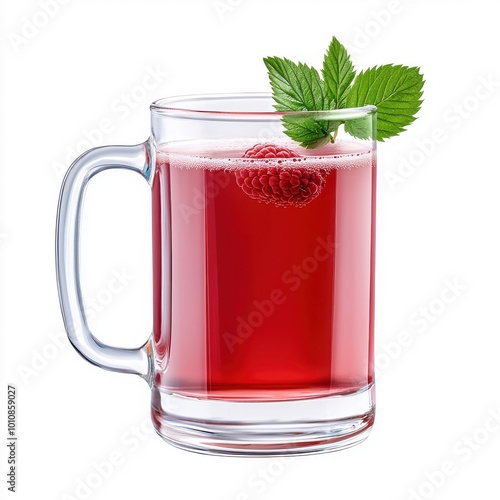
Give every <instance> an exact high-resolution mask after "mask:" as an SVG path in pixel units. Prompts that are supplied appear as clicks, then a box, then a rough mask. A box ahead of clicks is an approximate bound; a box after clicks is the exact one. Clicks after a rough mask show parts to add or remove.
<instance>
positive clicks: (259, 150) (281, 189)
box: [235, 144, 326, 207]
mask: <svg viewBox="0 0 500 500" xmlns="http://www.w3.org/2000/svg"><path fill="white" fill-rule="evenodd" d="M243 158H252V160H253V161H252V167H251V168H242V169H238V170H236V171H235V176H236V183H237V184H238V186H239V187H240V188H241V189H242V190H243V192H244V193H245V194H247V195H248V196H249V197H250V198H252V199H254V200H258V201H260V202H264V203H272V204H274V205H276V206H281V207H286V206H296V207H303V206H304V205H307V204H308V203H309V202H311V201H312V200H313V199H314V198H316V197H317V196H318V195H319V194H320V192H321V190H322V189H323V187H324V186H325V177H326V175H325V171H324V170H318V169H315V170H307V169H305V168H303V167H292V168H286V169H284V168H280V165H279V163H278V161H279V159H280V158H283V159H284V158H300V155H299V154H298V153H296V152H295V151H293V150H292V149H289V148H285V147H282V146H277V145H275V144H256V145H255V146H253V147H252V148H250V149H248V150H247V151H246V152H245V154H244V155H243Z"/></svg>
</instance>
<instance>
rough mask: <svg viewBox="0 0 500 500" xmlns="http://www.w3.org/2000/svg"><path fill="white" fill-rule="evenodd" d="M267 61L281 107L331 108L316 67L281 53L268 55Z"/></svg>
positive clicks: (270, 77)
mask: <svg viewBox="0 0 500 500" xmlns="http://www.w3.org/2000/svg"><path fill="white" fill-rule="evenodd" d="M264 64H265V65H266V67H267V70H268V72H269V80H270V82H271V87H272V89H273V96H274V100H275V102H276V105H275V108H276V109H277V110H278V111H306V110H307V111H317V110H321V109H329V104H330V103H329V101H328V99H327V97H326V92H325V85H324V83H323V81H322V80H321V78H320V76H319V73H318V72H317V70H315V69H314V68H311V67H309V66H307V65H306V64H302V63H298V64H295V63H294V62H292V61H290V60H289V59H281V58H279V57H266V58H264Z"/></svg>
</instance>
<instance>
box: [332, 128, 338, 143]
mask: <svg viewBox="0 0 500 500" xmlns="http://www.w3.org/2000/svg"><path fill="white" fill-rule="evenodd" d="M338 133H339V129H338V127H337V128H336V129H335V132H334V133H333V135H332V138H331V140H330V142H331V143H334V142H335V139H336V138H337V134H338Z"/></svg>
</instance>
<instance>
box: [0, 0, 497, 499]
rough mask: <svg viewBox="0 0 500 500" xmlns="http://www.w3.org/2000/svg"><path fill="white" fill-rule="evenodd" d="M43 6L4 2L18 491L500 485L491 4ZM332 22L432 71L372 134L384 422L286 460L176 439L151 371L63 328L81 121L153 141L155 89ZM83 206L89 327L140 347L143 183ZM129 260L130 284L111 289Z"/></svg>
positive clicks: (256, 69) (1, 487) (300, 42)
mask: <svg viewBox="0 0 500 500" xmlns="http://www.w3.org/2000/svg"><path fill="white" fill-rule="evenodd" d="M7 4H8V7H7V6H6V5H7ZM42 5H43V0H23V1H18V2H2V12H1V16H0V19H1V21H0V22H1V38H0V45H1V61H0V64H1V67H0V70H1V81H0V86H1V87H0V89H1V96H2V97H1V105H0V120H1V122H0V123H1V129H0V134H1V148H0V160H1V178H0V183H1V184H0V188H1V197H0V258H1V268H0V272H1V274H0V286H1V315H0V326H1V342H2V343H1V355H2V362H1V365H2V385H1V387H0V400H1V401H2V404H1V406H0V412H1V419H2V420H1V426H0V442H1V440H4V443H5V442H6V439H5V438H6V424H5V417H6V409H5V404H6V396H7V383H12V384H15V385H16V386H17V392H18V435H19V441H18V450H17V451H18V481H17V498H20V499H23V500H24V499H25V500H28V499H29V500H31V499H35V498H36V499H41V500H49V499H56V500H62V499H66V500H68V499H71V498H73V499H75V498H91V499H110V498H148V497H149V498H161V499H167V498H176V499H184V498H185V499H193V498H204V499H207V500H244V499H262V500H264V499H271V498H272V499H287V500H289V499H292V500H295V499H303V498H316V499H323V498H325V499H326V498H342V499H344V500H351V499H352V500H355V499H356V500H357V499H361V498H375V499H381V500H391V499H394V500H396V499H401V500H403V499H404V500H406V499H410V498H411V499H412V500H416V499H417V500H418V499H419V498H436V499H437V498H439V499H443V500H444V499H454V500H457V499H459V500H460V499H468V498H485V499H486V498H488V499H490V498H491V499H493V498H499V497H500V483H499V479H498V467H499V464H500V415H499V413H500V394H499V381H500V370H499V365H498V358H499V349H500V341H499V338H500V331H499V321H498V316H499V314H498V308H499V302H500V301H499V299H500V296H499V278H500V275H499V261H500V259H499V255H500V245H499V238H498V231H499V224H498V218H499V213H500V201H499V200H500V196H499V194H498V193H499V190H500V187H499V186H500V182H499V181H500V173H499V170H500V165H499V161H498V154H497V151H496V150H497V148H498V137H499V132H500V128H499V120H498V116H499V112H500V109H499V102H500V101H499V95H500V65H499V62H498V61H499V59H498V47H499V46H500V43H499V42H500V40H499V39H500V36H499V31H498V21H497V19H498V16H497V14H496V8H497V2H493V1H491V2H488V1H482V0H475V1H418V0H414V1H409V0H400V1H397V0H393V1H389V0H376V1H371V2H362V1H356V2H352V1H345V0H342V1H331V0H329V1H321V0H308V1H290V0H288V1H277V0H222V1H220V2H214V1H212V0H205V1H201V0H200V1H186V0H182V1H181V0H163V1H153V0H120V1H118V0H115V1H111V0H107V1H103V0H100V1H96V0H92V1H91V0H85V1H83V0H69V1H68V0H66V1H65V3H64V5H63V4H62V0H59V2H58V1H57V0H52V1H47V2H46V5H52V10H51V17H50V18H49V17H48V16H47V15H44V14H43V12H44V11H43V9H42ZM54 5H55V7H54ZM46 8H48V7H46ZM35 21H36V22H37V23H38V25H40V27H36V26H35V27H34V28H33V27H31V28H30V27H29V26H28V24H29V23H30V22H35ZM41 25H43V26H41ZM27 26H28V27H27ZM23 33H24V34H23ZM332 35H336V36H337V37H338V38H339V39H340V40H341V41H342V42H343V43H345V44H346V45H348V46H349V47H350V49H351V53H352V58H353V60H354V63H355V65H356V68H358V69H361V68H367V67H369V66H373V65H376V64H384V63H390V62H393V63H403V64H407V65H418V66H421V68H422V71H423V73H424V75H425V78H426V86H425V103H424V105H423V108H422V110H421V112H420V114H419V119H418V120H417V121H416V122H415V123H414V124H413V125H412V126H411V127H410V129H409V130H408V131H407V132H406V133H405V134H403V135H402V136H400V137H398V138H393V139H391V140H390V141H388V142H386V143H384V144H381V145H380V148H379V167H380V169H379V189H378V245H377V305H376V317H377V321H376V338H377V348H376V349H377V368H378V370H377V371H378V378H377V405H378V409H377V419H376V423H375V426H374V429H373V432H372V434H371V436H370V437H369V439H368V440H367V441H366V442H365V443H363V444H362V445H360V446H357V447H355V448H352V449H349V450H346V451H342V452H339V453H330V454H325V455H320V456H313V457H303V458H295V459H293V460H291V461H287V462H286V463H283V462H282V461H280V460H278V459H272V458H271V459H242V458H217V457H209V456H202V455H196V454H193V453H188V452H184V451H180V450H177V449H175V448H173V447H171V446H169V445H167V444H166V443H164V442H163V441H162V440H161V439H160V438H159V437H157V436H156V434H154V433H153V432H152V431H151V426H150V424H148V422H149V393H148V392H149V391H148V388H147V386H146V384H145V383H144V382H143V381H142V380H140V379H139V378H138V377H133V376H125V375H120V374H114V373H110V372H105V371H103V370H99V369H97V368H95V367H93V366H91V365H90V364H88V363H86V362H85V361H84V360H83V359H82V358H81V357H80V356H79V355H78V354H77V353H76V351H74V350H73V349H72V348H71V347H70V346H69V345H68V343H67V342H65V341H64V337H63V336H62V332H63V326H62V320H61V316H60V311H59V305H58V298H57V290H56V283H55V272H54V250H53V247H54V245H53V242H54V225H55V212H56V206H57V198H58V192H59V188H60V182H61V176H62V171H63V169H64V168H65V167H66V166H68V165H69V163H70V162H71V161H72V160H73V159H74V156H75V154H76V153H71V152H70V150H74V149H75V148H77V147H78V145H80V146H82V147H83V146H85V144H84V143H82V141H85V140H88V137H91V138H92V140H93V141H94V144H95V145H102V144H113V143H118V144H120V143H122V144H132V143H138V142H142V141H143V140H145V139H146V138H147V136H148V130H149V121H148V120H149V110H148V104H149V103H150V102H151V101H153V100H154V99H157V98H159V97H164V96H168V95H176V94H186V93H196V92H212V91H217V92H226V91H266V90H268V83H267V76H266V72H265V69H264V66H263V64H262V61H261V60H262V57H263V56H268V55H279V56H286V57H289V58H290V59H293V60H302V61H305V62H308V63H310V64H313V65H317V66H320V64H321V62H322V57H323V53H324V51H325V49H326V47H327V45H328V43H329V41H330V39H331V36H332ZM152 70H154V71H156V74H157V81H156V86H155V88H152V89H149V90H144V88H141V85H142V82H143V80H144V78H145V76H146V75H147V73H148V71H152ZM485 82H489V83H485ZM151 86H152V85H150V87H151ZM124 94H125V96H126V95H131V96H132V101H131V102H129V104H124V103H125V102H126V101H125V99H126V97H123V95H124ZM103 119H104V120H105V122H104V123H105V127H104V128H106V127H107V128H106V131H105V132H100V133H98V132H96V130H95V129H97V128H98V127H100V126H101V125H102V120H103ZM63 166H64V167H63ZM86 207H87V208H86V211H85V221H84V226H83V233H84V234H83V239H84V247H83V252H84V262H83V271H82V272H83V278H84V279H83V284H84V288H85V296H86V297H87V299H88V300H90V301H92V299H93V298H94V299H95V298H96V297H97V298H99V297H100V298H101V299H102V298H104V297H105V298H106V300H107V301H108V302H109V303H108V304H107V305H103V304H101V303H100V302H99V300H97V299H96V300H97V302H94V304H96V306H95V307H94V312H93V319H92V326H93V329H94V331H95V333H96V334H97V335H98V336H99V337H100V338H101V339H102V340H104V341H106V342H112V343H114V344H119V345H123V346H134V345H137V344H139V343H142V342H143V341H144V340H145V339H146V336H147V335H148V332H149V331H150V328H151V306H150V301H151V290H150V288H151V278H150V230H149V217H150V215H149V187H148V185H147V184H146V183H145V182H144V181H141V179H140V178H139V177H138V176H134V175H131V174H130V175H127V174H121V173H118V172H113V173H110V174H109V175H108V174H103V175H101V176H99V178H97V179H95V181H93V185H92V186H91V188H90V189H89V192H88V195H87V197H86ZM116 272H119V273H123V272H125V274H126V276H128V278H126V279H127V280H128V281H126V284H125V285H124V287H123V289H122V290H121V291H120V292H119V293H115V294H114V295H113V296H112V299H109V293H108V292H106V290H107V289H108V285H109V282H110V280H111V279H112V278H113V273H116ZM446 288H448V290H447V291H444V290H445V289H446ZM443 291H444V295H443V297H446V298H447V303H445V302H443V301H442V299H441V296H442V292H443ZM421 308H424V309H427V310H428V312H427V313H425V312H424V309H421ZM422 314H427V318H426V317H425V316H423V315H422ZM405 332H406V333H405ZM402 340H404V345H402ZM494 415H496V416H497V417H496V418H497V420H498V423H495V421H494ZM137 428H140V430H139V431H138V430H137ZM4 436H5V438H4ZM0 449H2V450H3V451H2V452H1V453H0V471H1V472H2V473H1V474H0V477H2V478H3V479H2V480H1V481H0V492H1V494H0V496H1V497H2V498H4V496H5V498H10V496H11V495H12V493H9V492H8V491H7V484H6V480H5V479H6V476H5V475H4V473H5V472H6V469H7V456H6V450H7V449H6V446H5V445H4V444H3V443H2V444H1V445H0ZM110 460H113V461H114V465H113V466H112V470H111V468H110V467H109V466H108V467H107V468H106V467H105V466H103V465H102V463H103V462H105V461H108V462H109V461H110ZM99 464H101V465H99ZM103 467H104V468H103ZM443 469H444V470H445V472H446V474H445V473H443V472H441V473H439V472H436V471H440V470H441V471H442V470H443ZM99 471H100V472H99ZM85 483H87V486H82V485H83V484H85ZM88 484H90V487H89V486H88ZM13 498H14V497H13Z"/></svg>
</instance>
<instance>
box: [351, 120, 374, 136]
mask: <svg viewBox="0 0 500 500" xmlns="http://www.w3.org/2000/svg"><path fill="white" fill-rule="evenodd" d="M344 130H345V131H346V132H347V133H348V134H351V135H352V136H353V137H357V138H358V139H372V130H374V128H373V124H372V120H371V117H370V116H367V117H363V118H355V119H352V120H348V121H346V122H345V125H344Z"/></svg>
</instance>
